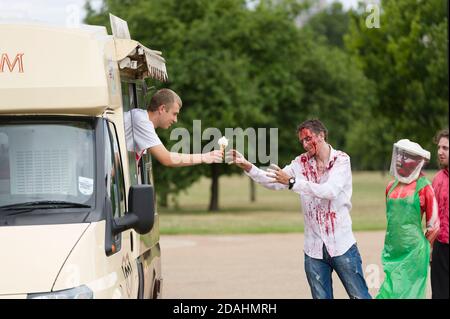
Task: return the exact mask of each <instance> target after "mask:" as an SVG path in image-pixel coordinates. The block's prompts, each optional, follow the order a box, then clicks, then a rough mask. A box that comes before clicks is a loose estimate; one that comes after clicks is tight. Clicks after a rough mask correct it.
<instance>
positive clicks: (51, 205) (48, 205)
mask: <svg viewBox="0 0 450 319" xmlns="http://www.w3.org/2000/svg"><path fill="white" fill-rule="evenodd" d="M56 208H91V206H90V205H86V204H81V203H74V202H66V201H57V200H42V201H34V202H24V203H17V204H11V205H5V206H0V210H21V209H27V210H28V209H29V210H34V209H56Z"/></svg>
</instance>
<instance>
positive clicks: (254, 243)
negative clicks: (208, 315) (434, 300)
mask: <svg viewBox="0 0 450 319" xmlns="http://www.w3.org/2000/svg"><path fill="white" fill-rule="evenodd" d="M355 237H356V240H357V242H358V247H359V250H360V253H361V257H362V260H363V270H364V273H365V277H366V281H367V284H368V286H369V288H370V291H369V292H370V293H371V294H372V296H375V295H376V293H377V291H378V287H379V285H380V284H381V283H382V281H383V278H384V273H383V269H382V267H381V260H380V258H381V257H380V256H381V250H382V249H383V241H384V231H383V232H355ZM302 247H303V234H263V235H182V236H181V235H178V236H168V235H162V236H161V249H162V273H163V278H164V283H163V298H193V299H208V298H210V299H216V298H218V299H230V298H237V299H240V298H249V299H260V298H264V299H265V298H267V299H279V298H285V299H291V298H296V299H298V298H301V299H303V298H304V299H310V298H311V293H310V290H309V286H308V282H307V280H306V276H305V272H304V266H303V265H304V258H303V251H302ZM333 283H334V296H335V298H348V296H347V293H346V292H345V289H344V287H343V286H342V284H341V282H340V280H339V278H338V277H337V276H336V274H335V273H333ZM428 290H429V291H428V296H430V289H428Z"/></svg>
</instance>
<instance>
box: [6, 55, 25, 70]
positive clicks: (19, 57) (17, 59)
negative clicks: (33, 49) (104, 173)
mask: <svg viewBox="0 0 450 319" xmlns="http://www.w3.org/2000/svg"><path fill="white" fill-rule="evenodd" d="M23 55H24V54H23V53H17V54H16V57H15V58H14V61H13V62H12V63H11V61H10V60H9V57H8V55H7V54H6V53H3V54H2V56H1V57H0V73H2V72H4V69H5V65H7V66H8V69H9V72H12V71H13V70H14V68H15V67H16V64H17V66H18V68H19V73H23V61H22V56H23Z"/></svg>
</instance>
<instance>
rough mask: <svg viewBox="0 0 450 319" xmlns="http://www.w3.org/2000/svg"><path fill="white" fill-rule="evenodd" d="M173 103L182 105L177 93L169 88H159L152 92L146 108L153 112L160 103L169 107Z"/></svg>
mask: <svg viewBox="0 0 450 319" xmlns="http://www.w3.org/2000/svg"><path fill="white" fill-rule="evenodd" d="M173 103H177V104H178V105H179V106H180V107H182V106H183V102H181V99H180V97H179V96H178V94H176V93H175V92H174V91H172V90H171V89H161V90H158V91H157V92H156V93H155V94H153V96H152V99H151V100H150V103H149V105H148V108H147V110H148V111H150V112H155V111H156V110H158V107H160V106H161V105H163V104H164V105H166V106H167V107H170V106H171V105H172V104H173Z"/></svg>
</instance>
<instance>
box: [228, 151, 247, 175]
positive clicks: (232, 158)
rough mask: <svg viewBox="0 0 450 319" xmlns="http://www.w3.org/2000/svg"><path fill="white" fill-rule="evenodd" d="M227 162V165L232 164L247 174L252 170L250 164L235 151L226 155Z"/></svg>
mask: <svg viewBox="0 0 450 319" xmlns="http://www.w3.org/2000/svg"><path fill="white" fill-rule="evenodd" d="M226 157H227V160H229V162H228V164H234V165H236V166H238V167H240V168H242V169H244V170H245V171H247V172H249V171H250V169H251V168H252V164H251V163H250V162H249V161H247V160H246V159H245V157H244V156H243V155H242V154H241V153H239V152H238V151H236V150H235V149H231V150H229V151H228V153H227V156H226Z"/></svg>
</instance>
